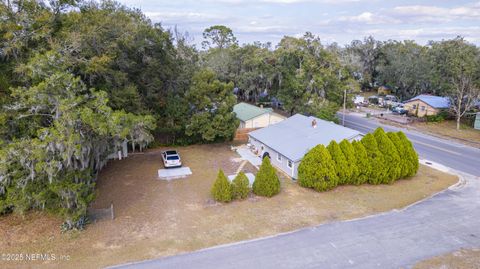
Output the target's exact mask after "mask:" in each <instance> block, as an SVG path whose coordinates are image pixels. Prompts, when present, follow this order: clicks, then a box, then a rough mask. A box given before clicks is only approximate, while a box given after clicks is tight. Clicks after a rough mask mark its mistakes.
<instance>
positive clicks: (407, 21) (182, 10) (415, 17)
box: [120, 0, 480, 45]
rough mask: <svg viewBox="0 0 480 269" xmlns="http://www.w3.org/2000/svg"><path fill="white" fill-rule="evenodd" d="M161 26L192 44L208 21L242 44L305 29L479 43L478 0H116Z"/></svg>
mask: <svg viewBox="0 0 480 269" xmlns="http://www.w3.org/2000/svg"><path fill="white" fill-rule="evenodd" d="M120 2H121V3H123V4H125V5H127V6H129V7H135V8H139V9H141V10H142V11H143V13H145V14H146V15H147V16H148V17H149V18H150V19H151V20H152V21H153V22H160V23H161V24H162V25H163V27H164V28H167V29H168V28H172V27H175V26H176V27H177V29H178V30H179V31H180V32H188V33H189V35H190V37H192V42H193V43H194V44H200V43H201V42H202V40H203V39H202V32H203V30H204V29H206V28H208V27H209V26H212V25H217V24H220V25H225V26H228V27H230V28H231V29H232V30H233V33H234V35H235V36H236V37H237V39H238V41H239V43H240V44H244V43H252V42H254V41H260V42H272V44H273V45H276V44H277V43H278V42H279V41H280V40H281V39H282V37H283V36H285V35H288V36H296V37H300V36H302V35H303V34H304V33H305V32H307V31H309V32H312V33H313V34H315V35H318V36H319V37H320V39H321V40H322V43H324V44H331V43H333V42H337V43H338V44H340V45H345V44H349V43H350V42H351V41H352V40H355V39H363V38H364V37H365V36H369V35H371V36H373V37H374V38H375V39H378V40H389V39H394V40H406V39H408V40H415V41H417V42H418V43H420V44H426V43H427V42H428V41H429V40H442V39H451V38H455V37H456V36H463V37H465V39H466V40H468V41H469V42H472V43H475V44H477V45H480V1H479V0H475V1H471V0H470V1H462V0H456V1H446V0H436V1H432V0H429V1H426V0H425V1H409V0H404V1H398V0H383V1H382V0H216V1H215V0H178V1H176V0H170V1H166V0H120Z"/></svg>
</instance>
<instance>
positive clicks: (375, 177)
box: [362, 134, 388, 184]
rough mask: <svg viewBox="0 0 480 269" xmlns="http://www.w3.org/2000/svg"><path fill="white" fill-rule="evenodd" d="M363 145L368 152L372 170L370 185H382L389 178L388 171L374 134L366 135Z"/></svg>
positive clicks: (369, 177) (369, 179) (369, 178)
mask: <svg viewBox="0 0 480 269" xmlns="http://www.w3.org/2000/svg"><path fill="white" fill-rule="evenodd" d="M362 144H363V146H364V147H365V150H366V151H367V156H368V160H369V162H370V164H371V167H372V169H371V170H370V172H371V173H370V175H369V176H368V183H370V184H381V183H382V182H384V181H385V179H386V178H387V176H388V175H387V169H385V167H384V161H383V155H382V153H381V152H380V150H378V145H377V141H376V140H375V137H374V136H373V135H372V134H366V135H365V136H364V137H363V138H362Z"/></svg>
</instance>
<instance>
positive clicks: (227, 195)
mask: <svg viewBox="0 0 480 269" xmlns="http://www.w3.org/2000/svg"><path fill="white" fill-rule="evenodd" d="M211 193H212V196H213V199H215V201H218V202H224V203H228V202H230V201H231V200H232V198H233V196H232V186H231V184H230V182H229V181H228V179H227V177H226V176H225V174H224V173H223V171H222V169H220V170H219V171H218V175H217V179H216V180H215V183H213V186H212V191H211Z"/></svg>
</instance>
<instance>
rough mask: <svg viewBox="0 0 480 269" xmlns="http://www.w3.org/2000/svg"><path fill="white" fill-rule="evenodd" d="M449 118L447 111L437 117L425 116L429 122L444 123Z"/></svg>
mask: <svg viewBox="0 0 480 269" xmlns="http://www.w3.org/2000/svg"><path fill="white" fill-rule="evenodd" d="M447 117H448V112H447V111H441V112H439V113H438V114H437V115H431V116H425V119H426V120H427V122H442V121H444V120H445V119H446V118H447Z"/></svg>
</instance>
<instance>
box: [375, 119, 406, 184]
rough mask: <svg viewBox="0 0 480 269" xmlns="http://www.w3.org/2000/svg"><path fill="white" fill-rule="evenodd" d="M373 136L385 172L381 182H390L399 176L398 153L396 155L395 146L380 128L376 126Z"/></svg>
mask: <svg viewBox="0 0 480 269" xmlns="http://www.w3.org/2000/svg"><path fill="white" fill-rule="evenodd" d="M373 136H374V137H375V139H376V140H377V145H378V149H379V150H380V152H382V155H383V163H384V169H385V170H386V173H387V176H386V177H385V178H384V180H385V181H384V182H382V183H387V184H392V183H393V182H394V181H395V180H397V179H399V178H400V176H401V172H402V170H401V167H400V165H399V164H400V155H398V151H397V148H396V147H395V145H394V144H393V142H392V141H391V140H390V138H388V136H387V135H386V134H385V131H383V129H382V128H380V127H379V128H377V129H376V130H375V132H374V133H373Z"/></svg>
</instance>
